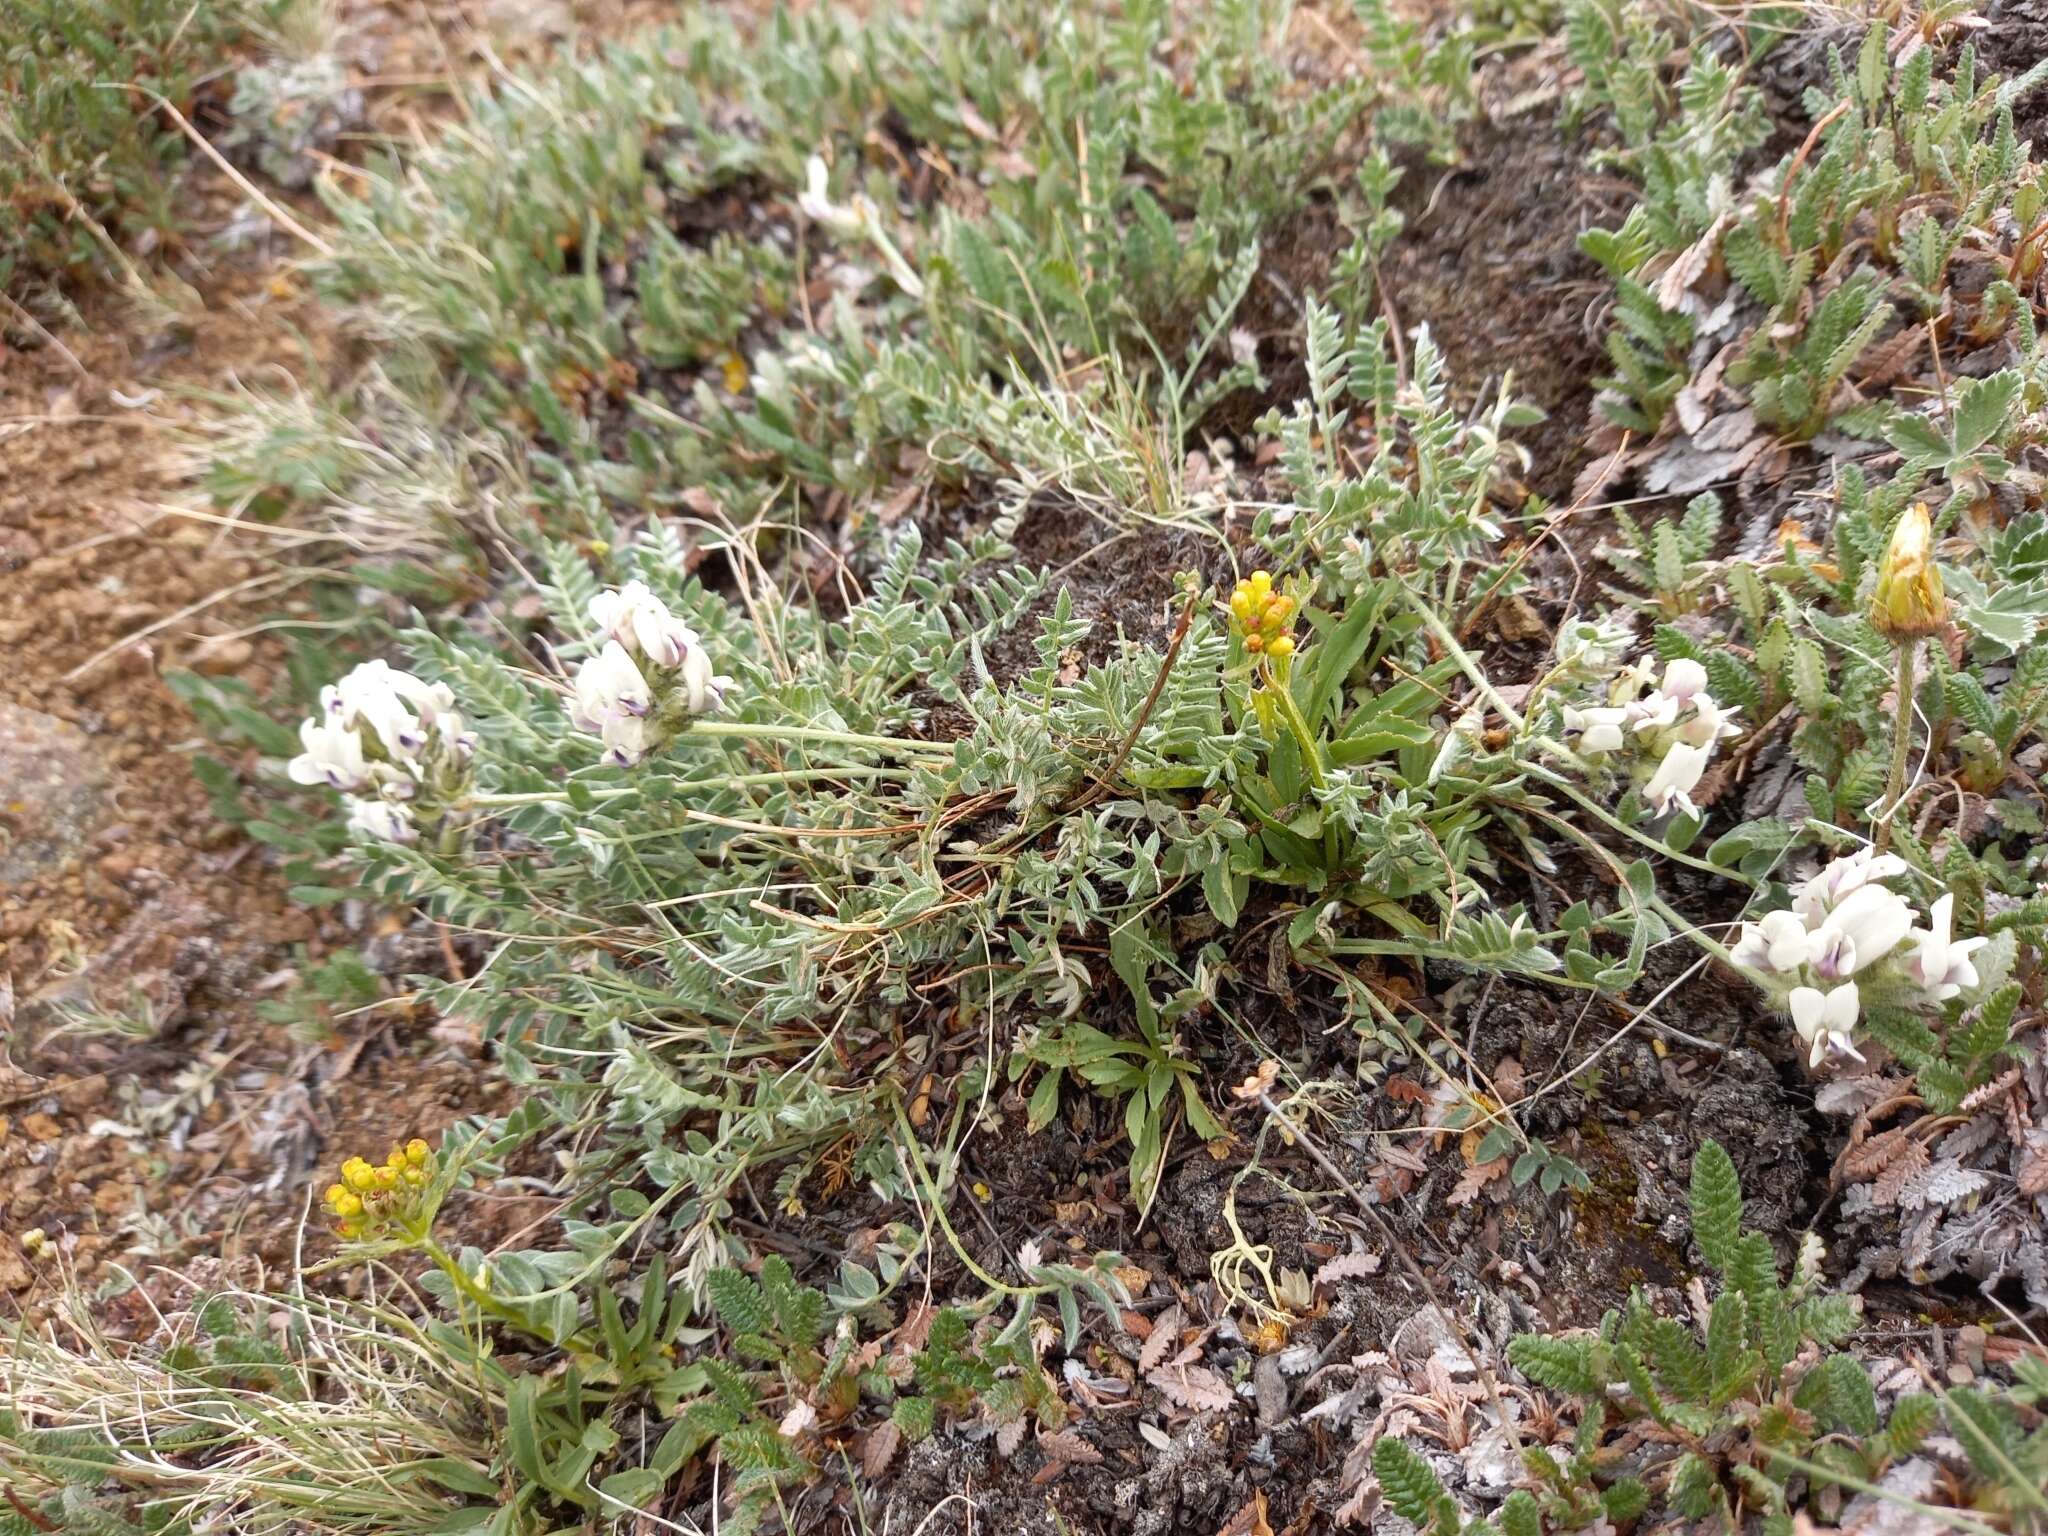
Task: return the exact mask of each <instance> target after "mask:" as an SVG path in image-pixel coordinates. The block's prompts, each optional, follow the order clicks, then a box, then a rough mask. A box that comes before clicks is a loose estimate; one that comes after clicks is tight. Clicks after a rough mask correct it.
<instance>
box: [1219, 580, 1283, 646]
mask: <svg viewBox="0 0 2048 1536" xmlns="http://www.w3.org/2000/svg"><path fill="white" fill-rule="evenodd" d="M1230 616H1231V618H1233V619H1234V620H1236V621H1237V629H1238V631H1239V632H1240V633H1241V634H1242V635H1243V636H1244V648H1245V649H1246V650H1248V651H1250V652H1251V653H1252V654H1253V655H1255V656H1258V655H1266V656H1271V657H1272V658H1273V659H1274V660H1276V661H1285V660H1286V659H1287V658H1288V657H1289V656H1292V655H1293V654H1294V635H1293V633H1292V631H1293V629H1294V599H1293V598H1291V597H1289V596H1288V595H1287V594H1286V593H1284V592H1276V591H1274V590H1273V576H1272V573H1271V572H1270V571H1253V572H1252V574H1251V577H1250V579H1248V580H1245V581H1240V582H1239V583H1238V584H1237V588H1236V590H1235V591H1233V592H1232V593H1231V594H1230Z"/></svg>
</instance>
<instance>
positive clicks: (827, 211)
mask: <svg viewBox="0 0 2048 1536" xmlns="http://www.w3.org/2000/svg"><path fill="white" fill-rule="evenodd" d="M796 206H797V209H798V211H800V212H801V213H802V214H803V216H804V217H805V218H807V219H809V220H810V221H811V222H812V223H813V224H822V225H824V226H825V227H826V228H827V229H829V230H831V231H832V232H833V233H834V234H836V235H841V236H853V235H858V234H859V233H860V232H861V230H862V228H863V227H864V226H865V224H866V220H864V219H863V218H862V217H861V215H860V212H859V210H858V209H856V208H844V207H841V206H840V205H839V204H838V203H835V202H833V201H832V175H831V172H830V171H828V170H827V169H826V167H825V160H824V157H823V156H822V155H812V156H811V157H810V159H808V160H806V161H805V162H804V189H803V191H801V192H799V193H798V194H797V199H796Z"/></svg>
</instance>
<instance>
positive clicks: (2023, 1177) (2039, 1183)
mask: <svg viewBox="0 0 2048 1536" xmlns="http://www.w3.org/2000/svg"><path fill="white" fill-rule="evenodd" d="M2019 1188H2020V1193H2021V1194H2023V1195H2048V1152H2030V1153H2028V1154H2027V1160H2026V1161H2025V1162H2023V1163H2021V1164H2020V1168H2019Z"/></svg>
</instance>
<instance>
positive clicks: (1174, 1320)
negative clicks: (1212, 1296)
mask: <svg viewBox="0 0 2048 1536" xmlns="http://www.w3.org/2000/svg"><path fill="white" fill-rule="evenodd" d="M1180 1328H1181V1310H1180V1303H1179V1302H1175V1303H1174V1304H1173V1305H1172V1306H1170V1307H1168V1308H1167V1309H1166V1310H1165V1311H1164V1312H1162V1313H1160V1314H1159V1316H1158V1317H1157V1318H1156V1319H1154V1320H1153V1323H1152V1332H1151V1334H1150V1335H1149V1336H1148V1337H1147V1338H1146V1340H1145V1343H1144V1346H1143V1347H1142V1348H1140V1349H1139V1351H1138V1369H1139V1370H1141V1371H1143V1372H1144V1373H1145V1374H1146V1375H1147V1376H1149V1375H1151V1374H1152V1373H1153V1372H1154V1371H1156V1370H1158V1369H1159V1367H1160V1366H1161V1365H1163V1364H1165V1362H1166V1357H1167V1356H1168V1355H1170V1354H1172V1353H1173V1352H1174V1351H1175V1350H1176V1349H1178V1348H1179V1347H1180Z"/></svg>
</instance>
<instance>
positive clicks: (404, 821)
mask: <svg viewBox="0 0 2048 1536" xmlns="http://www.w3.org/2000/svg"><path fill="white" fill-rule="evenodd" d="M343 803H344V804H345V805H346V806H347V807H348V829H349V831H350V832H351V833H353V834H354V835H355V836H357V837H366V838H371V839H374V840H376V841H378V842H386V843H416V842H418V841H419V837H420V835H419V832H418V831H417V830H416V829H415V828H414V826H413V823H412V808H411V807H410V806H407V805H400V804H397V803H394V802H393V801H390V800H358V799H356V798H355V797H354V796H350V797H349V798H348V799H347V800H345V801H344V802H343Z"/></svg>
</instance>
